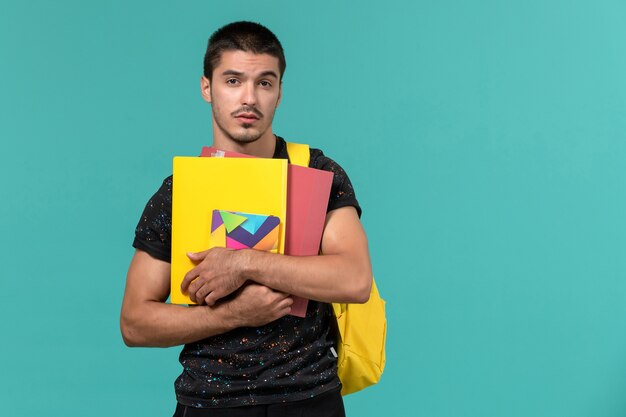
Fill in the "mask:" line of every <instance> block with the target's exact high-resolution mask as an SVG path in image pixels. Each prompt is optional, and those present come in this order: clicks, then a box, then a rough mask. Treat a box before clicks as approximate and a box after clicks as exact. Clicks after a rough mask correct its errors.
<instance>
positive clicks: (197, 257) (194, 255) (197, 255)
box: [187, 250, 209, 262]
mask: <svg viewBox="0 0 626 417" xmlns="http://www.w3.org/2000/svg"><path fill="white" fill-rule="evenodd" d="M207 253H209V251H208V250H204V251H202V252H187V257H188V258H189V259H191V260H192V261H193V262H198V261H201V260H203V259H204V258H205V257H206V255H207Z"/></svg>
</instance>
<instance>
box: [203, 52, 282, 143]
mask: <svg viewBox="0 0 626 417" xmlns="http://www.w3.org/2000/svg"><path fill="white" fill-rule="evenodd" d="M201 87H202V96H203V98H204V99H205V100H206V101H207V102H209V103H211V104H212V107H213V136H214V138H213V139H214V142H215V143H216V144H219V143H221V144H224V143H227V142H224V141H234V142H237V143H238V144H246V143H250V142H254V141H256V140H259V139H262V140H270V138H271V140H273V138H274V134H273V133H272V120H273V119H274V112H275V111H276V107H278V103H279V102H280V96H281V84H280V72H279V69H278V58H275V57H273V56H271V55H268V54H255V53H252V52H244V51H226V52H224V53H222V57H221V59H220V62H219V65H218V66H217V67H216V68H215V69H214V70H213V80H212V81H211V82H209V80H207V79H206V78H204V77H202V82H201Z"/></svg>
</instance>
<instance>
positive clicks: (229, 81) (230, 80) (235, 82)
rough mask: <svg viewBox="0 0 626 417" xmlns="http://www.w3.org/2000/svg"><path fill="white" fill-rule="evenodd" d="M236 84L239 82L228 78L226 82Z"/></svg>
mask: <svg viewBox="0 0 626 417" xmlns="http://www.w3.org/2000/svg"><path fill="white" fill-rule="evenodd" d="M238 83H239V80H238V79H236V78H229V79H228V80H226V84H230V85H235V84H238Z"/></svg>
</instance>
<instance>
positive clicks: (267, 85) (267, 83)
mask: <svg viewBox="0 0 626 417" xmlns="http://www.w3.org/2000/svg"><path fill="white" fill-rule="evenodd" d="M259 85H260V86H261V87H271V86H272V83H271V82H269V81H265V80H264V81H260V82H259Z"/></svg>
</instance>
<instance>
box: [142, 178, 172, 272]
mask: <svg viewBox="0 0 626 417" xmlns="http://www.w3.org/2000/svg"><path fill="white" fill-rule="evenodd" d="M171 233H172V177H171V176H170V177H168V178H166V179H165V180H164V181H163V184H162V185H161V187H160V188H159V190H158V191H157V192H156V193H155V194H154V195H153V196H152V198H150V200H149V201H148V204H146V208H145V209H144V210H143V213H142V215H141V218H140V219H139V223H138V224H137V227H136V228H135V240H134V241H133V247H135V248H136V249H139V250H142V251H144V252H147V253H148V254H149V255H150V256H152V257H153V258H156V259H160V260H162V261H165V262H171V259H172V258H171V247H172V235H171Z"/></svg>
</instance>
